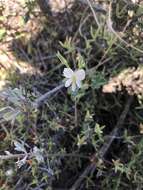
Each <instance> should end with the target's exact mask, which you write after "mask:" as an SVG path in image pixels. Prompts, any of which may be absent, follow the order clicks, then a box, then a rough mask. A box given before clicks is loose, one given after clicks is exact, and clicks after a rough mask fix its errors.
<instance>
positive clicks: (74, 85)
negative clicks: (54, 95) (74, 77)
mask: <svg viewBox="0 0 143 190" xmlns="http://www.w3.org/2000/svg"><path fill="white" fill-rule="evenodd" d="M75 90H76V83H75V82H73V83H72V91H73V92H74V91H75Z"/></svg>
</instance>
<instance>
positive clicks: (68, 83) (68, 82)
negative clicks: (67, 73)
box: [65, 79, 72, 87]
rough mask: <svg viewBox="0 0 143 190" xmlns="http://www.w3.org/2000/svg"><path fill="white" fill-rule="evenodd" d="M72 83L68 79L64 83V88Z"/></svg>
mask: <svg viewBox="0 0 143 190" xmlns="http://www.w3.org/2000/svg"><path fill="white" fill-rule="evenodd" d="M71 83H72V80H71V79H68V80H67V81H66V82H65V87H69V86H70V85H71Z"/></svg>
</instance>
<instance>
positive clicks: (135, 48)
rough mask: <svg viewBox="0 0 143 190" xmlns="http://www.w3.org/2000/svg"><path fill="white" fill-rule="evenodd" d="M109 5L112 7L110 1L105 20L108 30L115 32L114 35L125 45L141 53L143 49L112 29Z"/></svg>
mask: <svg viewBox="0 0 143 190" xmlns="http://www.w3.org/2000/svg"><path fill="white" fill-rule="evenodd" d="M111 7H112V3H110V5H109V12H108V20H107V26H108V28H109V30H110V31H111V32H112V33H113V34H115V36H116V37H117V38H118V39H119V40H120V41H121V42H122V43H124V44H125V45H126V46H127V47H131V48H132V49H134V50H136V51H138V52H140V53H143V50H141V49H139V48H137V47H135V46H134V45H132V44H131V43H128V42H126V41H125V40H124V39H123V38H122V37H121V36H120V35H119V34H118V33H117V32H116V31H115V30H114V29H113V27H112V20H111V11H112V8H111ZM128 23H130V21H129V22H128ZM123 32H124V31H123Z"/></svg>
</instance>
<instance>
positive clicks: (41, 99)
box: [33, 84, 64, 108]
mask: <svg viewBox="0 0 143 190" xmlns="http://www.w3.org/2000/svg"><path fill="white" fill-rule="evenodd" d="M63 87H64V84H60V85H59V86H57V87H55V88H54V89H52V90H50V91H49V92H46V93H45V94H43V95H41V96H40V97H39V98H37V99H36V100H35V102H34V103H33V106H34V107H36V108H38V107H39V106H41V105H42V104H43V103H44V102H45V101H46V100H47V98H49V97H50V96H52V95H53V94H54V93H56V92H58V91H59V90H61V89H62V88H63Z"/></svg>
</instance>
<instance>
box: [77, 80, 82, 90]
mask: <svg viewBox="0 0 143 190" xmlns="http://www.w3.org/2000/svg"><path fill="white" fill-rule="evenodd" d="M76 84H77V86H78V88H80V87H81V80H77V81H76Z"/></svg>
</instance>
